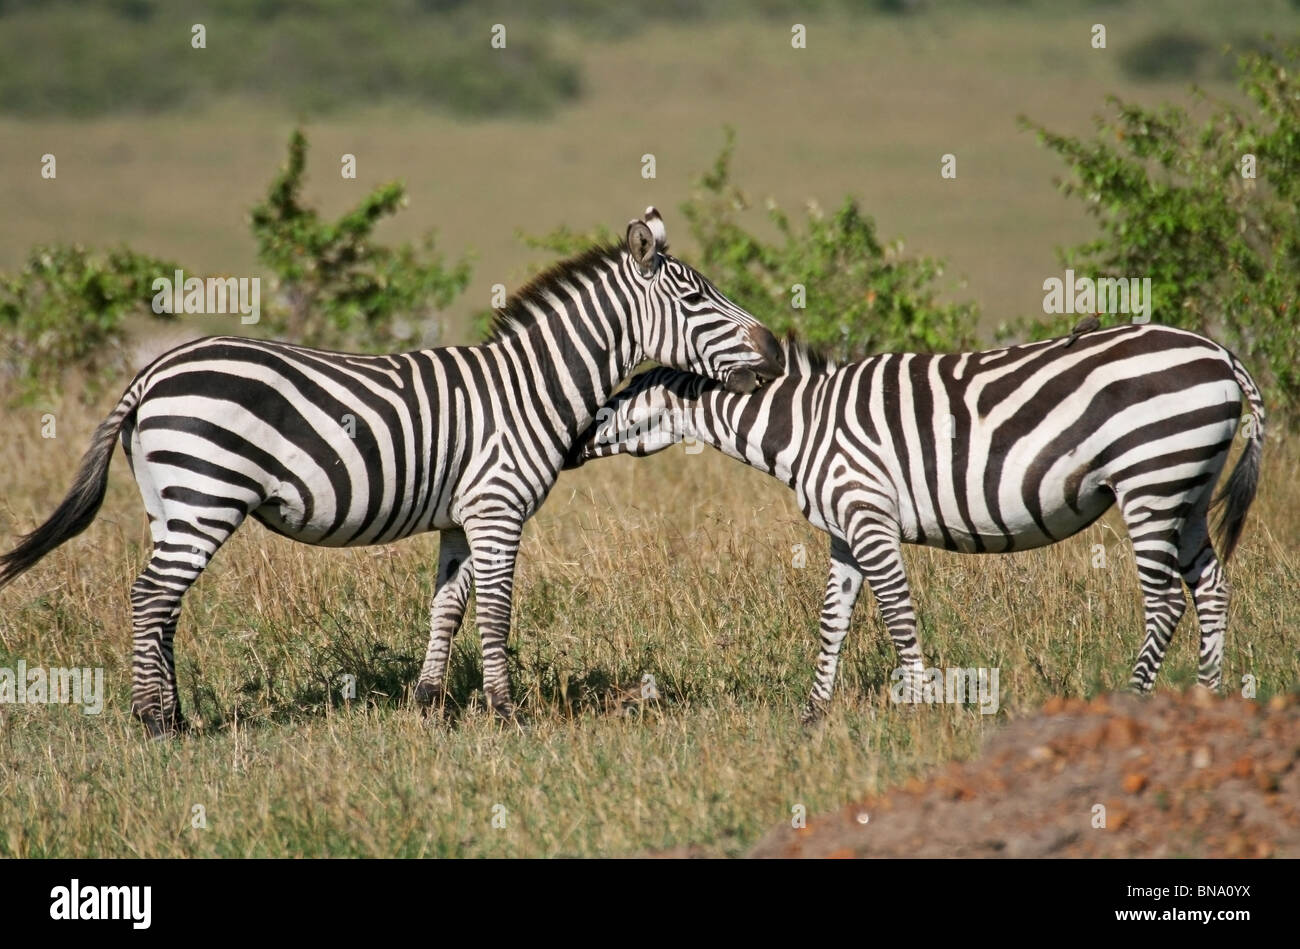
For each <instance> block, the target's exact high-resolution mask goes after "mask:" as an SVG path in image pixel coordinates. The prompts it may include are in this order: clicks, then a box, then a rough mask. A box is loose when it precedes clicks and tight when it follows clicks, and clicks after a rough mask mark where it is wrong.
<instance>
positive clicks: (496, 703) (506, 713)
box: [487, 695, 522, 725]
mask: <svg viewBox="0 0 1300 949" xmlns="http://www.w3.org/2000/svg"><path fill="white" fill-rule="evenodd" d="M487 704H488V708H489V709H490V710H491V711H492V715H493V717H494V718H496V720H497V721H499V722H504V723H507V724H510V725H520V724H522V722H521V720H520V717H519V711H518V710H517V709H516V708H515V703H514V702H512V701H510V699H508V698H500V697H493V696H492V695H488V696H487Z"/></svg>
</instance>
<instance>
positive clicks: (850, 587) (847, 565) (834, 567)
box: [802, 537, 862, 725]
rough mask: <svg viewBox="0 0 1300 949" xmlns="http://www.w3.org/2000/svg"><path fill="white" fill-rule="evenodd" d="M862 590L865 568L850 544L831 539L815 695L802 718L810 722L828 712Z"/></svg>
mask: <svg viewBox="0 0 1300 949" xmlns="http://www.w3.org/2000/svg"><path fill="white" fill-rule="evenodd" d="M861 590H862V568H861V567H859V566H858V562H857V561H856V560H854V559H853V553H852V552H851V551H850V550H849V545H848V544H846V543H845V542H844V541H842V540H840V539H839V538H838V537H832V538H831V569H830V575H829V576H828V577H827V579H826V596H825V599H823V601H822V613H821V624H820V625H821V651H820V652H819V653H818V656H817V677H816V679H815V680H814V681H813V688H812V695H811V696H810V697H809V699H808V704H807V705H805V706H804V710H803V715H802V721H803V723H804V724H805V725H811V724H813V723H814V722H816V721H817V720H818V719H820V718H821V717H822V716H823V715H825V714H826V709H827V708H829V707H830V703H831V693H832V691H833V690H834V688H835V672H836V670H837V668H838V667H839V661H840V646H841V645H843V643H844V637H845V636H846V635H848V632H849V624H850V622H851V621H852V619H853V607H854V605H855V604H856V603H857V602H858V593H859V592H860V591H861Z"/></svg>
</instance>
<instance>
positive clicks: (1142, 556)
mask: <svg viewBox="0 0 1300 949" xmlns="http://www.w3.org/2000/svg"><path fill="white" fill-rule="evenodd" d="M1152 501H1155V502H1157V503H1159V504H1163V505H1168V504H1169V500H1168V499H1166V498H1158V497H1155V496H1152V495H1147V496H1143V497H1136V498H1135V497H1126V496H1125V495H1123V494H1121V495H1120V512H1121V513H1122V514H1123V517H1124V524H1125V526H1126V527H1127V528H1128V533H1129V539H1130V540H1132V542H1133V558H1134V560H1135V561H1136V563H1137V572H1138V583H1139V584H1140V585H1141V587H1142V605H1143V612H1144V613H1145V617H1146V619H1145V627H1146V635H1145V636H1144V638H1143V641H1142V650H1141V652H1139V653H1138V658H1137V663H1136V664H1135V665H1134V667H1133V675H1132V676H1131V677H1130V679H1129V688H1130V689H1132V690H1133V691H1134V692H1139V693H1145V692H1150V691H1151V688H1152V686H1154V685H1155V681H1156V675H1157V673H1159V671H1160V664H1161V663H1162V662H1163V661H1164V658H1165V650H1166V649H1168V648H1169V641H1170V640H1171V639H1172V638H1173V635H1174V630H1175V629H1176V628H1177V627H1178V621H1179V620H1180V619H1182V617H1183V611H1184V610H1185V609H1186V608H1187V600H1186V597H1185V596H1184V594H1183V586H1182V580H1181V577H1180V575H1179V570H1178V549H1179V533H1180V531H1181V529H1182V528H1183V526H1184V522H1183V517H1184V515H1185V513H1186V508H1185V505H1184V504H1178V505H1175V506H1173V507H1172V508H1170V507H1166V506H1162V507H1153V506H1151V502H1152Z"/></svg>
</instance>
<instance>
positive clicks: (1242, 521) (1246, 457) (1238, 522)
mask: <svg viewBox="0 0 1300 949" xmlns="http://www.w3.org/2000/svg"><path fill="white" fill-rule="evenodd" d="M1232 374H1233V375H1234V376H1236V378H1237V385H1239V386H1240V387H1241V394H1242V395H1244V396H1245V397H1246V401H1247V402H1248V403H1250V418H1249V419H1248V420H1247V422H1246V424H1247V425H1249V426H1250V431H1249V432H1247V433H1246V434H1247V437H1248V439H1249V441H1248V442H1247V444H1246V450H1245V451H1244V452H1242V455H1241V457H1240V458H1238V459H1237V466H1236V467H1235V468H1233V469H1232V474H1231V475H1230V476H1229V477H1228V483H1227V484H1226V485H1224V487H1223V490H1222V491H1221V492H1219V496H1218V497H1217V498H1215V499H1214V504H1213V507H1215V508H1219V512H1218V517H1217V518H1216V520H1215V529H1216V531H1217V532H1218V534H1219V556H1220V557H1221V558H1222V560H1223V562H1224V563H1227V562H1228V558H1229V557H1231V556H1232V552H1233V551H1234V550H1236V549H1237V541H1239V540H1241V531H1242V528H1243V527H1245V525H1246V512H1247V511H1248V510H1249V509H1250V504H1251V502H1252V501H1254V500H1255V488H1256V487H1257V486H1258V485H1259V456H1260V453H1261V451H1262V450H1263V447H1264V400H1263V399H1262V398H1260V395H1259V388H1258V387H1257V386H1256V385H1255V380H1254V379H1252V378H1251V377H1250V373H1249V372H1247V371H1246V367H1245V366H1243V365H1242V364H1241V363H1240V362H1239V361H1238V360H1237V357H1236V356H1233V357H1232Z"/></svg>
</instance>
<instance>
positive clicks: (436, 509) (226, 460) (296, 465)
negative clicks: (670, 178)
mask: <svg viewBox="0 0 1300 949" xmlns="http://www.w3.org/2000/svg"><path fill="white" fill-rule="evenodd" d="M646 358H650V359H656V360H659V361H661V362H664V363H667V364H670V365H674V366H677V367H680V368H682V369H685V370H690V371H691V372H697V373H703V374H704V375H706V376H708V377H710V378H713V379H716V380H719V381H720V384H723V385H725V386H726V387H728V388H729V389H731V390H734V391H749V390H751V389H753V388H754V387H756V386H757V385H758V384H759V383H760V382H761V381H763V380H764V379H766V378H771V377H773V376H775V375H777V374H779V373H780V372H781V371H782V369H783V364H782V360H783V358H784V357H783V354H782V352H781V350H780V348H779V347H778V346H777V344H776V341H775V339H773V337H772V335H771V334H770V333H768V332H767V330H765V329H764V328H763V327H762V326H761V325H760V324H759V323H758V322H757V321H756V320H755V319H754V318H753V317H752V316H750V315H749V314H748V313H746V312H745V311H744V310H742V309H740V308H739V307H737V306H736V305H735V304H734V303H732V302H731V301H730V300H728V299H727V298H726V297H725V296H724V295H723V294H722V293H720V292H719V291H718V290H717V289H716V288H715V287H714V286H713V285H712V284H711V283H709V281H708V280H707V279H705V278H704V277H703V276H702V275H701V274H699V273H698V272H696V271H695V270H693V269H692V268H690V267H689V266H687V265H686V264H684V263H682V262H681V261H679V260H677V259H676V258H674V257H672V256H670V255H669V254H668V253H667V242H666V236H665V232H664V227H663V222H662V220H661V219H660V218H659V215H658V214H657V213H656V212H655V211H654V209H653V208H651V209H649V210H648V211H647V213H646V215H645V216H644V217H643V218H642V219H641V220H638V221H633V222H632V223H631V224H630V225H629V227H628V231H627V239H626V241H625V242H624V244H621V245H616V246H611V247H604V248H597V249H595V250H593V251H591V252H589V253H587V254H584V255H582V256H580V257H577V258H575V259H573V260H570V261H566V262H565V263H563V264H560V265H559V266H557V267H556V268H554V269H552V270H551V271H549V272H547V273H546V274H544V275H542V276H541V277H539V278H537V279H536V280H534V281H533V282H532V283H530V284H529V285H528V286H527V287H525V288H524V289H523V290H522V291H520V292H519V293H517V294H516V295H515V296H514V297H512V298H511V300H510V301H509V302H508V303H507V306H506V309H505V311H504V313H503V314H502V315H501V317H500V319H499V320H498V323H497V327H496V331H495V333H494V336H493V339H492V340H491V341H489V342H487V343H485V344H483V345H480V346H457V347H447V348H442V349H426V350H420V351H417V352H410V353H400V354H393V355H383V356H359V355H351V354H348V353H335V352H322V351H318V350H311V349H304V348H302V347H299V346H291V345H288V344H285V343H276V342H268V341H265V340H252V339H241V338H236V337H219V338H214V339H201V340H198V341H196V342H193V343H187V344H185V345H183V346H180V347H178V348H177V349H174V350H172V351H171V352H169V353H167V354H165V355H163V356H161V357H159V358H158V359H157V360H155V361H154V362H153V363H152V364H151V365H149V366H148V367H147V368H145V369H144V370H143V371H142V372H141V373H140V374H139V375H138V376H136V378H135V380H134V381H133V382H132V383H131V384H130V385H129V386H128V387H127V389H126V392H125V393H124V394H123V396H122V398H121V400H120V401H119V403H118V405H117V407H116V408H115V409H114V410H113V412H112V414H111V415H110V416H109V417H108V419H107V420H106V421H105V422H104V423H103V424H102V425H100V427H99V429H98V431H96V433H95V435H94V436H93V439H92V443H91V447H90V450H89V451H88V452H87V453H86V456H85V458H84V459H83V461H82V464H81V468H80V470H79V472H78V473H77V476H76V480H75V482H74V484H73V487H72V490H71V491H70V492H69V494H68V496H67V497H66V498H65V500H64V501H63V503H62V504H61V505H60V506H59V508H58V509H57V510H56V511H55V512H54V514H53V515H52V516H51V517H50V518H49V519H48V520H47V521H46V522H45V523H44V524H42V525H41V526H40V527H38V528H36V530H35V531H33V532H32V533H31V534H29V535H27V537H25V538H24V539H23V541H22V542H21V543H20V544H19V545H18V546H17V547H16V548H15V549H14V550H12V551H11V552H9V553H8V554H6V555H4V556H3V557H0V586H3V585H4V584H6V583H8V582H10V581H11V580H13V579H14V578H15V577H17V576H18V575H19V574H20V573H22V572H23V571H25V570H27V569H28V568H29V567H31V566H32V565H33V564H35V563H36V562H37V561H38V560H39V559H40V558H41V557H43V556H44V555H45V554H46V553H48V552H49V551H50V550H52V549H54V548H55V547H56V546H58V545H59V544H61V543H63V542H64V541H65V540H67V539H68V538H70V537H72V536H74V535H75V534H77V533H79V532H80V531H82V530H84V529H85V528H86V527H87V526H88V525H89V524H90V522H91V521H92V520H93V519H94V517H95V514H96V512H97V510H98V508H99V506H100V503H101V502H102V500H103V496H104V489H105V485H106V483H107V478H108V466H109V462H110V460H111V458H112V453H113V447H114V443H115V442H116V441H118V440H119V439H120V441H121V443H122V447H123V449H124V450H125V452H126V456H127V460H128V462H129V463H130V465H131V470H132V473H133V474H134V475H135V479H136V482H137V484H138V485H139V488H140V495H141V498H142V499H143V501H144V507H145V511H146V512H147V513H148V516H149V523H150V528H151V531H152V535H153V544H154V546H153V553H152V556H151V557H150V560H149V563H148V565H147V566H146V567H145V569H144V571H143V572H142V573H141V574H140V576H139V578H138V579H137V580H136V581H135V584H134V586H133V587H132V590H131V601H132V610H133V620H132V623H133V630H134V654H133V667H132V676H133V689H132V709H133V711H134V713H135V714H136V716H138V717H139V718H140V719H141V720H142V721H143V722H144V724H145V725H146V727H147V728H148V730H149V731H150V732H151V733H152V734H154V735H163V734H170V733H172V732H173V731H175V730H176V729H178V728H180V727H181V726H182V725H183V724H184V720H183V718H182V716H181V711H180V701H179V696H178V694H177V688H176V673H175V664H174V660H173V653H172V642H173V637H174V635H175V631H176V624H177V619H178V617H179V615H180V604H181V598H182V596H183V595H184V594H185V591H186V590H187V589H189V587H190V585H191V584H193V583H194V581H195V580H196V579H197V578H198V576H199V574H200V573H201V572H202V570H203V569H204V568H205V567H206V566H207V564H208V563H209V562H210V561H211V559H212V557H213V555H214V554H215V553H216V552H217V550H218V549H219V548H220V547H221V545H222V544H224V543H225V541H226V540H227V539H228V538H229V537H230V536H231V534H232V533H233V532H234V531H235V530H236V529H237V528H238V527H239V526H240V524H241V523H242V522H243V521H244V519H245V518H246V517H248V516H252V517H253V518H254V519H256V520H258V521H261V522H262V523H263V524H264V525H266V526H267V527H269V528H270V529H271V530H273V531H275V532H277V533H279V534H283V535H285V536H286V537H291V538H293V539H294V540H299V541H302V542H304V543H309V544H319V545H325V546H338V547H342V546H356V545H361V544H381V543H388V542H390V541H394V540H397V539H399V538H402V537H408V536H410V535H412V534H417V533H420V532H423V531H430V530H437V531H440V532H442V543H441V547H440V551H439V559H438V574H437V590H436V592H435V594H434V600H433V607H432V615H431V619H430V627H431V629H430V639H429V647H428V652H427V653H426V657H425V662H424V666H423V668H422V670H421V672H420V677H419V680H418V682H417V684H416V690H415V696H416V699H417V701H418V702H419V703H421V704H422V705H424V706H425V707H426V708H428V707H433V706H439V707H440V706H441V705H442V702H443V699H444V694H443V682H444V677H445V672H446V664H447V656H448V653H449V651H450V646H451V639H452V636H453V635H454V633H455V632H456V630H457V629H458V628H459V626H460V624H461V621H462V619H463V616H464V613H465V607H466V603H467V601H468V598H469V592H470V589H471V585H472V586H473V587H474V589H475V590H476V592H477V599H476V602H477V621H478V626H479V629H480V633H481V636H482V643H483V669H484V690H485V692H486V695H487V699H488V704H489V705H490V707H492V708H493V709H494V710H495V711H497V712H498V713H499V714H501V715H506V716H508V715H510V714H512V711H513V708H512V705H511V699H510V683H509V677H508V675H507V671H506V637H507V634H508V632H509V629H510V615H511V601H512V588H513V581H514V567H515V556H516V553H517V551H518V547H519V539H520V534H521V532H522V530H523V525H524V522H525V521H526V520H527V519H528V518H529V517H531V516H532V514H533V513H534V512H535V511H536V510H537V508H538V507H539V506H540V505H541V503H542V501H543V500H544V499H545V498H546V495H547V493H548V492H549V491H550V489H551V487H552V486H553V485H554V483H555V479H556V477H557V476H558V473H559V471H560V467H561V464H562V462H563V460H564V458H565V456H566V454H567V452H568V451H569V449H570V446H571V445H572V444H573V442H574V441H575V440H576V438H577V437H578V436H579V435H580V434H581V433H582V432H583V431H584V430H585V429H586V428H587V427H588V426H589V425H590V424H591V422H592V421H593V419H594V417H595V413H596V411H597V410H598V409H599V408H600V406H601V404H602V403H603V402H604V401H605V400H606V399H607V398H608V397H609V395H610V393H612V392H613V391H614V389H615V388H616V387H617V386H618V385H619V384H620V383H621V382H622V380H623V379H624V378H626V376H627V375H628V374H629V373H630V372H631V371H632V369H634V368H635V367H636V365H637V364H638V363H640V362H641V361H642V360H643V359H646Z"/></svg>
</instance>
